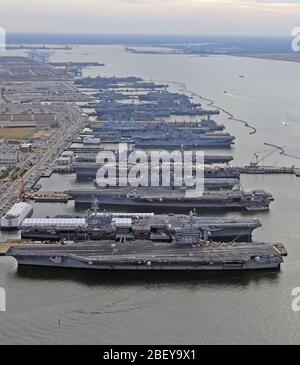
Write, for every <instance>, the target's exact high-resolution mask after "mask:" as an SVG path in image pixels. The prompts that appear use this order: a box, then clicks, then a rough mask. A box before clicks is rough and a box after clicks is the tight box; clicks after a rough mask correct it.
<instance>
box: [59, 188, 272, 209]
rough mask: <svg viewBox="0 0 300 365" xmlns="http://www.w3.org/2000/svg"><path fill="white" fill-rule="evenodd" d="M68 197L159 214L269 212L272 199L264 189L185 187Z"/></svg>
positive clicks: (84, 203) (88, 192) (90, 192)
mask: <svg viewBox="0 0 300 365" xmlns="http://www.w3.org/2000/svg"><path fill="white" fill-rule="evenodd" d="M66 193H67V194H68V196H69V197H70V198H71V199H73V200H74V201H75V206H76V207H82V206H87V207H91V205H92V204H93V202H94V201H95V199H97V200H98V201H99V204H100V205H101V206H102V207H105V208H106V207H109V208H112V207H116V208H118V209H134V211H137V210H141V211H149V210H150V211H151V212H154V213H161V212H162V209H167V210H168V213H169V212H172V213H174V212H181V213H182V212H186V211H187V212H190V211H191V210H193V209H196V210H201V209H205V210H207V209H240V210H248V211H268V210H269V207H270V202H271V201H273V200H274V198H273V196H272V195H271V194H270V193H267V192H265V191H264V190H254V191H245V190H242V189H237V190H224V191H223V190H221V191H204V193H203V194H202V195H201V194H198V193H197V191H196V190H192V189H186V188H184V187H183V188H172V189H171V188H163V187H157V188H156V187H139V188H132V187H125V188H122V187H120V188H109V189H98V190H69V191H68V192H66Z"/></svg>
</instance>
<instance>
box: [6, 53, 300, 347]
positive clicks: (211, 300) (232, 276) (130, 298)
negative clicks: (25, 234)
mask: <svg viewBox="0 0 300 365" xmlns="http://www.w3.org/2000/svg"><path fill="white" fill-rule="evenodd" d="M11 54H13V52H11ZM14 54H15V53H14ZM53 61H58V62H59V61H97V62H100V63H105V65H106V66H105V67H95V68H89V69H87V70H85V75H90V76H96V75H101V76H113V75H116V76H129V75H130V76H139V77H142V78H144V79H147V80H155V81H168V82H169V83H170V87H171V90H174V91H178V90H179V91H182V92H186V91H190V92H194V93H196V94H197V95H201V96H203V97H206V98H209V99H212V100H214V102H215V103H216V105H218V106H220V107H222V108H224V109H225V110H227V111H228V112H230V113H231V114H233V115H234V116H235V117H236V118H239V119H243V120H245V121H247V122H249V124H251V125H252V126H254V127H255V128H256V129H257V133H256V134H254V135H250V134H249V133H250V132H251V130H250V129H248V128H246V127H245V126H244V125H243V124H242V123H239V122H236V121H229V120H228V119H227V116H226V115H224V114H221V115H220V116H217V117H216V120H217V121H218V122H220V123H224V124H225V125H226V128H227V130H228V131H229V132H230V133H231V134H232V135H235V136H236V144H235V146H234V147H233V148H232V150H231V151H229V150H226V151H223V152H222V153H224V154H231V153H232V154H233V155H234V158H235V160H234V164H237V165H245V164H249V163H250V162H251V160H252V158H253V155H254V153H256V152H258V151H264V150H268V149H270V148H271V147H267V146H265V145H264V143H269V144H273V145H277V146H281V147H283V146H285V148H286V153H288V154H289V155H292V156H295V157H299V159H297V158H290V157H286V156H281V155H279V153H276V154H273V155H272V156H271V157H270V158H269V159H268V160H266V161H265V164H267V165H268V164H269V165H277V166H291V165H295V166H298V167H300V148H299V135H300V104H299V95H300V64H298V63H292V62H281V61H272V60H258V59H249V58H242V57H229V56H228V57H227V56H212V57H195V56H187V55H142V54H139V55H137V54H135V55H133V54H129V53H127V52H125V49H124V47H121V46H78V47H74V48H73V49H72V50H63V51H58V52H57V53H56V54H55V55H54V56H53ZM239 75H244V77H243V78H241V77H239ZM182 84H184V85H182ZM224 91H227V93H224ZM203 105H204V106H205V102H203ZM177 120H179V118H177ZM214 152H216V153H220V151H212V150H209V154H214ZM41 183H42V186H43V190H45V191H47V190H57V191H64V190H66V189H69V188H71V189H77V188H86V187H88V186H90V184H88V183H87V184H86V183H79V182H77V181H76V176H75V175H73V174H69V175H56V174H54V175H52V176H51V177H50V178H49V179H43V181H42V182H41ZM242 185H243V187H244V188H247V189H257V188H259V189H265V190H267V191H269V192H271V193H272V194H273V195H274V198H275V201H274V202H273V203H272V204H271V210H270V212H264V213H249V212H248V213H241V212H230V213H228V212H227V213H226V212H225V213H217V214H214V215H219V216H227V217H239V216H240V217H245V216H247V217H255V218H259V219H260V220H261V222H262V224H263V227H262V228H260V229H258V230H257V231H256V232H255V233H254V239H255V240H257V241H271V242H282V243H284V244H285V246H286V248H287V249H288V252H289V256H288V257H287V258H286V259H285V263H284V264H283V266H282V269H281V271H279V272H247V273H239V272H235V273H218V274H216V273H209V274H199V275H191V274H185V273H178V274H176V275H173V274H167V275H166V274H164V275H162V274H152V273H147V274H141V273H131V274H127V275H124V274H120V275H118V274H117V273H115V274H113V275H112V274H107V273H101V272H85V271H69V270H52V269H42V268H32V269H31V268H27V269H22V270H17V268H16V263H15V261H14V260H13V259H7V258H1V259H0V287H3V288H4V289H5V290H6V295H7V311H6V312H5V313H4V312H3V313H0V344H12V343H13V344H34V343H39V344H48V343H51V344H136V343H138V344H183V343H184V344H189V343H193V344H224V343H227V344H233V343H238V344H243V343H247V344H261V343H264V344H277V343H278V344H297V343H299V342H300V312H299V313H297V312H293V310H292V301H293V299H294V298H293V296H292V290H293V289H294V288H296V287H300V226H299V220H300V194H299V191H300V178H297V177H296V176H292V175H269V176H268V175H265V176H264V175H253V176H245V175H244V176H243V178H242ZM78 213H79V212H78ZM80 213H82V212H80ZM57 214H75V211H74V206H73V203H72V202H69V203H68V204H35V206H34V216H35V217H45V216H55V215H57ZM205 215H210V216H212V215H213V214H212V213H209V214H208V213H207V214H205ZM14 237H18V234H16V233H1V241H4V240H6V239H10V238H14Z"/></svg>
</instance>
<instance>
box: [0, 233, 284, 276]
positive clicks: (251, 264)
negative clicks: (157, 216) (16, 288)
mask: <svg viewBox="0 0 300 365" xmlns="http://www.w3.org/2000/svg"><path fill="white" fill-rule="evenodd" d="M0 255H1V256H6V257H14V258H15V259H16V260H17V262H18V265H19V266H20V267H22V266H32V267H49V268H50V267H51V268H73V269H89V270H105V271H115V270H117V271H139V272H141V271H151V272H153V271H163V272H166V271H181V272H183V271H184V272H187V271H191V272H201V271H233V270H235V271H237V270H241V271H242V270H268V269H269V270H270V269H272V270H274V269H277V270H279V269H280V266H281V264H282V263H283V257H284V256H286V255H287V252H286V250H285V248H284V246H283V245H282V244H267V243H227V244H226V243H216V242H203V241H199V239H198V237H197V235H195V234H194V232H189V231H186V232H185V233H184V234H183V235H181V236H178V237H177V238H176V239H175V240H174V241H173V242H171V243H166V242H149V241H146V240H142V241H138V240H135V241H131V242H114V241H111V240H109V241H99V242H95V241H85V242H79V243H78V242H77V243H76V242H58V243H50V242H44V243H41V242H31V241H29V242H27V241H16V242H12V241H10V242H6V243H3V244H0Z"/></svg>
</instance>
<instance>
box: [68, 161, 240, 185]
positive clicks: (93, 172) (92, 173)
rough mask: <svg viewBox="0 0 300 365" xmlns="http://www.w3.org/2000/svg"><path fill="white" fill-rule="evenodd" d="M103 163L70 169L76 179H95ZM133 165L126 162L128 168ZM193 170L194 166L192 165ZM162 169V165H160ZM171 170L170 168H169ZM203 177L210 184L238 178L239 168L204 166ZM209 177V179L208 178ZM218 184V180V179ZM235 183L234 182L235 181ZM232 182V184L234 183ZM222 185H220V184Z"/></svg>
mask: <svg viewBox="0 0 300 365" xmlns="http://www.w3.org/2000/svg"><path fill="white" fill-rule="evenodd" d="M103 165H104V164H101V163H97V162H94V163H91V162H76V163H73V164H72V170H73V171H74V172H75V173H76V176H77V179H78V180H86V179H88V180H93V179H96V177H97V173H98V171H99V169H100V168H101V167H103ZM133 166H135V165H130V164H128V166H127V167H128V169H129V168H130V167H133ZM192 167H193V169H194V172H195V169H196V166H192ZM121 168H122V166H117V170H118V169H121ZM160 168H161V169H162V167H160ZM148 170H149V175H150V173H151V167H149V169H148ZM171 170H172V169H171ZM204 178H205V180H206V182H207V184H208V183H210V184H211V185H212V184H213V180H214V179H215V183H216V184H217V183H218V179H234V180H235V181H236V180H237V179H240V170H239V169H238V168H237V167H232V166H205V168H204ZM209 179H210V180H209ZM219 184H220V181H219ZM235 184H236V182H235ZM235 184H234V185H235ZM220 187H222V185H221V186H220Z"/></svg>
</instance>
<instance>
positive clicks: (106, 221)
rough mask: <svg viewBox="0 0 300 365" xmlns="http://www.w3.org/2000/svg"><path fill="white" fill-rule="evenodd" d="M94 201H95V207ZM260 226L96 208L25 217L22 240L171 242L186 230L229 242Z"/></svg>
mask: <svg viewBox="0 0 300 365" xmlns="http://www.w3.org/2000/svg"><path fill="white" fill-rule="evenodd" d="M95 206H96V207H97V202H96V201H95V202H94V207H95ZM259 227H261V223H260V222H259V220H258V219H240V218H228V219H226V218H204V217H199V216H196V215H195V214H193V213H190V215H173V214H165V215H163V214H158V215H154V214H153V213H149V214H141V213H133V214H130V213H124V214H122V213H99V212H97V209H95V208H94V209H93V212H89V213H88V214H87V215H85V216H83V217H74V216H57V217H54V218H31V219H25V221H24V222H23V223H22V226H21V235H22V238H23V239H35V240H41V241H43V240H55V241H59V240H77V241H78V240H87V239H88V240H104V239H111V240H116V241H120V240H121V241H123V240H126V241H132V240H141V239H145V240H149V241H162V242H171V241H172V240H173V239H174V237H176V236H178V235H180V234H181V233H182V232H184V231H186V230H187V229H188V230H190V231H194V232H195V234H196V235H198V237H199V239H204V240H206V241H208V240H214V241H224V242H228V241H229V242H230V241H232V240H235V241H246V242H248V241H251V239H252V232H253V231H254V230H255V229H257V228H259Z"/></svg>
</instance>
